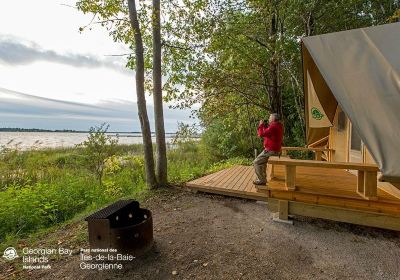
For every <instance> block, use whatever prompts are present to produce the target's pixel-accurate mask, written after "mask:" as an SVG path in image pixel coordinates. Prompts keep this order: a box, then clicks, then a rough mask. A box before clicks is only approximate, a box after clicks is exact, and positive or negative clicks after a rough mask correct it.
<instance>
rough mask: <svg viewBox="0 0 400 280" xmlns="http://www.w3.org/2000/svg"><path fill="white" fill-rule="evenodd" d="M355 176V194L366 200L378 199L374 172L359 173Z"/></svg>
mask: <svg viewBox="0 0 400 280" xmlns="http://www.w3.org/2000/svg"><path fill="white" fill-rule="evenodd" d="M357 173H358V176H357V192H358V194H359V195H361V196H362V197H363V198H365V199H368V200H376V199H378V183H377V172H376V171H361V170H359V171H358V172H357Z"/></svg>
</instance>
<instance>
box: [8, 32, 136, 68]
mask: <svg viewBox="0 0 400 280" xmlns="http://www.w3.org/2000/svg"><path fill="white" fill-rule="evenodd" d="M35 61H48V62H54V63H60V64H66V65H70V66H73V67H86V68H100V67H107V68H110V69H113V70H116V71H118V72H121V73H124V74H128V75H132V71H130V70H129V69H127V68H125V66H124V59H123V58H122V57H108V58H107V59H100V58H98V57H95V56H91V55H84V54H79V53H58V52H56V51H54V50H46V49H43V48H42V47H41V46H39V45H38V44H36V43H35V42H32V41H25V40H22V39H18V38H14V37H9V36H0V63H1V62H3V63H5V64H8V65H26V64H31V63H33V62H35Z"/></svg>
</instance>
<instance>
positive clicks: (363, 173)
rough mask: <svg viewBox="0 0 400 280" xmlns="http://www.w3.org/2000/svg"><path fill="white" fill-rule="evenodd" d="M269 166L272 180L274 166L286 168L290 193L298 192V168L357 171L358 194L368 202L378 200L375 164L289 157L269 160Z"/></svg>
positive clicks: (376, 168) (269, 174) (286, 181)
mask: <svg viewBox="0 0 400 280" xmlns="http://www.w3.org/2000/svg"><path fill="white" fill-rule="evenodd" d="M268 164H269V166H268V177H269V179H270V180H271V179H273V178H274V176H275V174H274V165H284V166H285V185H286V188H287V190H289V191H295V190H296V167H297V166H306V167H319V168H334V169H350V170H357V189H356V191H357V193H358V194H360V195H361V196H362V197H363V198H365V199H368V200H376V199H377V198H378V195H377V173H378V171H379V169H378V167H377V166H376V165H373V164H362V163H349V162H327V161H320V160H298V159H290V158H287V157H271V158H270V159H269V160H268Z"/></svg>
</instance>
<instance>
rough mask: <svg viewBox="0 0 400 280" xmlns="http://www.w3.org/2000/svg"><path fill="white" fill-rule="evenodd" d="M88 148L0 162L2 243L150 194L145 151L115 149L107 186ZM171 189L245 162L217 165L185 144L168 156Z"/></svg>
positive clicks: (24, 154) (9, 155) (197, 145)
mask: <svg viewBox="0 0 400 280" xmlns="http://www.w3.org/2000/svg"><path fill="white" fill-rule="evenodd" d="M86 149H87V148H85V147H81V146H80V147H75V148H69V149H48V150H33V151H18V150H9V151H8V152H6V151H3V153H2V154H1V156H0V201H1V202H2V203H0V225H1V226H0V243H2V242H5V241H7V240H12V239H14V240H15V239H18V238H21V237H25V236H27V235H29V234H31V233H33V232H36V231H38V230H41V229H45V228H48V227H51V226H53V225H57V224H60V223H63V222H67V221H69V220H70V219H72V218H73V217H75V216H76V215H79V214H80V213H82V212H88V211H90V210H95V209H98V208H100V207H103V206H104V205H106V204H109V203H111V202H113V201H115V200H117V199H120V198H123V197H131V198H135V197H137V196H138V195H139V194H140V193H143V192H147V191H148V189H147V187H146V184H145V172H144V160H143V155H142V151H143V148H142V147H141V145H129V146H126V145H116V146H115V149H114V151H115V154H113V155H111V156H110V157H107V158H106V159H105V160H104V168H103V171H104V173H103V182H102V183H103V184H102V185H100V183H99V181H98V180H96V179H97V178H96V174H95V173H94V172H92V171H91V169H90V168H89V166H90V164H89V163H88V160H87V154H88V150H86ZM167 156H168V161H169V164H168V175H169V181H170V182H171V183H172V184H180V183H183V182H185V181H188V180H191V179H194V178H197V177H200V176H202V175H204V174H208V173H211V172H214V171H217V170H220V169H223V168H226V167H229V166H231V165H233V164H246V163H248V162H247V161H246V160H245V159H231V160H224V161H223V162H221V163H216V159H215V157H214V156H211V155H210V154H209V153H208V152H207V149H206V147H205V145H204V144H203V143H202V142H201V141H198V140H193V141H180V142H179V143H177V144H176V145H175V146H174V147H173V148H172V149H170V150H169V151H168V153H167Z"/></svg>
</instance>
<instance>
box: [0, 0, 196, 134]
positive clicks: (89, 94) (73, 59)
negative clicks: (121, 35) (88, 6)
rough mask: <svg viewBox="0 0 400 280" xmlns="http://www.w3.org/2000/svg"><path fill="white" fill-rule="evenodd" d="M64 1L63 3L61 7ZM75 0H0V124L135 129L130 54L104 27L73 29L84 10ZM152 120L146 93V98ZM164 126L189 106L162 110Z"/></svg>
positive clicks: (85, 18) (172, 126) (170, 126)
mask: <svg viewBox="0 0 400 280" xmlns="http://www.w3.org/2000/svg"><path fill="white" fill-rule="evenodd" d="M63 4H66V5H67V6H66V5H63ZM74 4H75V0H38V1H29V0H25V1H22V2H21V1H15V0H1V9H0V127H25V128H46V129H64V128H65V129H79V130H85V129H88V128H89V127H90V126H93V125H98V124H100V123H102V122H108V123H110V125H111V128H110V129H111V130H113V131H138V130H139V129H140V124H139V121H138V118H137V108H136V103H135V102H136V92H135V83H134V72H133V71H130V70H127V69H126V68H125V67H124V65H125V61H124V58H123V57H110V56H106V55H110V54H123V53H127V52H129V50H128V49H127V47H126V46H124V45H123V44H119V43H115V42H113V40H112V39H111V38H110V37H109V36H108V34H107V32H106V30H105V29H102V28H101V27H98V28H96V27H95V28H93V29H92V30H91V31H85V32H84V33H82V34H81V33H79V27H80V26H84V25H86V24H88V23H89V22H90V20H91V16H90V15H83V14H82V13H80V12H78V11H77V10H76V9H74V8H71V7H68V5H71V6H74ZM147 101H148V110H149V113H151V114H150V117H151V122H152V120H153V119H152V115H153V114H152V111H153V107H152V98H151V97H148V98H147ZM165 110H166V111H165V118H166V119H165V125H166V131H168V132H173V131H175V130H176V126H177V122H178V120H179V121H186V122H191V121H192V120H191V119H189V115H190V112H189V111H179V110H171V109H168V108H167V107H166V108H165Z"/></svg>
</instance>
